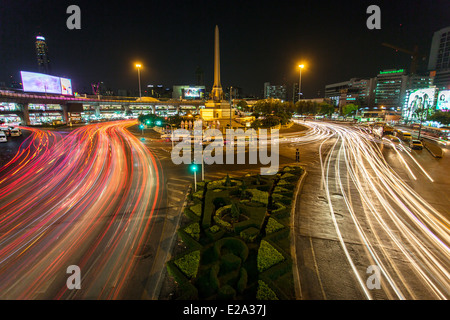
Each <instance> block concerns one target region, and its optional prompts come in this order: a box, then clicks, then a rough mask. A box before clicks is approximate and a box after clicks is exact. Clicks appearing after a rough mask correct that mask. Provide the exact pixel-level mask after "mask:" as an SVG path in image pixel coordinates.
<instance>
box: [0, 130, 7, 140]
mask: <svg viewBox="0 0 450 320" xmlns="http://www.w3.org/2000/svg"><path fill="white" fill-rule="evenodd" d="M0 142H8V138H7V137H6V134H5V133H4V132H3V131H0Z"/></svg>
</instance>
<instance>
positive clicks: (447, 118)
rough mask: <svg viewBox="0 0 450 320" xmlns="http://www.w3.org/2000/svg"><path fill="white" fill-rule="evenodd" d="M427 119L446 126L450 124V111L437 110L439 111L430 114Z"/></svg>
mask: <svg viewBox="0 0 450 320" xmlns="http://www.w3.org/2000/svg"><path fill="white" fill-rule="evenodd" d="M427 120H429V121H436V122H439V123H440V124H442V125H444V126H448V125H450V113H449V112H442V111H437V112H435V113H433V114H432V115H431V116H429V117H428V119H427Z"/></svg>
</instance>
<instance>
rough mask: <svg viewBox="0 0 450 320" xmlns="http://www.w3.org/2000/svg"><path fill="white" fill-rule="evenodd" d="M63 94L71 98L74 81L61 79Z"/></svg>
mask: <svg viewBox="0 0 450 320" xmlns="http://www.w3.org/2000/svg"><path fill="white" fill-rule="evenodd" d="M61 94H64V95H69V96H71V95H72V94H73V93H72V81H71V80H70V79H66V78H61Z"/></svg>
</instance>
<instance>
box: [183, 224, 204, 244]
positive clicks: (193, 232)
mask: <svg viewBox="0 0 450 320" xmlns="http://www.w3.org/2000/svg"><path fill="white" fill-rule="evenodd" d="M184 232H186V233H187V234H188V235H190V236H191V237H192V238H194V239H195V240H196V241H198V240H199V239H200V225H199V224H198V222H194V223H191V224H190V225H188V226H186V227H185V228H184Z"/></svg>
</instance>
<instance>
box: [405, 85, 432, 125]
mask: <svg viewBox="0 0 450 320" xmlns="http://www.w3.org/2000/svg"><path fill="white" fill-rule="evenodd" d="M435 92H436V88H425V89H416V90H412V91H410V92H409V94H408V98H407V99H406V103H405V105H404V107H403V117H404V118H405V119H408V120H412V119H419V118H420V117H421V116H422V115H423V117H426V116H427V115H429V114H431V112H432V110H433V106H434V95H435Z"/></svg>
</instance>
